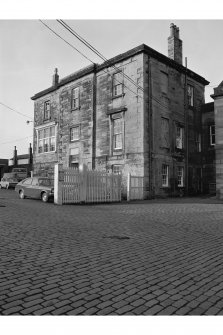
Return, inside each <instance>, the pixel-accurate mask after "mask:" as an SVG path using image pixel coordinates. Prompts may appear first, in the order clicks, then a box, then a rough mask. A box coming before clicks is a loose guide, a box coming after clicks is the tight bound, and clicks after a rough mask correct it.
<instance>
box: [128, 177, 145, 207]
mask: <svg viewBox="0 0 223 335" xmlns="http://www.w3.org/2000/svg"><path fill="white" fill-rule="evenodd" d="M143 199H144V177H140V176H132V175H131V174H130V173H129V174H128V179H127V200H128V201H130V200H143Z"/></svg>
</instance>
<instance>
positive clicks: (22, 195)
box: [19, 190, 25, 199]
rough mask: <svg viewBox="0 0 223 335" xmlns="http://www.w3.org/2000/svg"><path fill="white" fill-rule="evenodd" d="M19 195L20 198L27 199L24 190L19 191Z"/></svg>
mask: <svg viewBox="0 0 223 335" xmlns="http://www.w3.org/2000/svg"><path fill="white" fill-rule="evenodd" d="M19 197H20V199H25V194H24V191H23V190H21V191H19Z"/></svg>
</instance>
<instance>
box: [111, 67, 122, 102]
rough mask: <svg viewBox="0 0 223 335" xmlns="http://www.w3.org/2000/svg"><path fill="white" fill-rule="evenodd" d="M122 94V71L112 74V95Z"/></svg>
mask: <svg viewBox="0 0 223 335" xmlns="http://www.w3.org/2000/svg"><path fill="white" fill-rule="evenodd" d="M122 94H123V74H122V72H118V73H115V74H114V75H113V97H116V96H119V95H122Z"/></svg>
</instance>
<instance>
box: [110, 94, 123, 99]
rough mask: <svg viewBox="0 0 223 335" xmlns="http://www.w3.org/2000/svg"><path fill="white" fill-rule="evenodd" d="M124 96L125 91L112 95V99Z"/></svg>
mask: <svg viewBox="0 0 223 335" xmlns="http://www.w3.org/2000/svg"><path fill="white" fill-rule="evenodd" d="M124 96H125V93H122V94H119V95H113V96H112V99H117V98H123V97H124Z"/></svg>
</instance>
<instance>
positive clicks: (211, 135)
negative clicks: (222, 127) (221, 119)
mask: <svg viewBox="0 0 223 335" xmlns="http://www.w3.org/2000/svg"><path fill="white" fill-rule="evenodd" d="M210 145H215V125H214V124H213V125H211V126H210Z"/></svg>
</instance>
